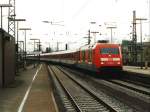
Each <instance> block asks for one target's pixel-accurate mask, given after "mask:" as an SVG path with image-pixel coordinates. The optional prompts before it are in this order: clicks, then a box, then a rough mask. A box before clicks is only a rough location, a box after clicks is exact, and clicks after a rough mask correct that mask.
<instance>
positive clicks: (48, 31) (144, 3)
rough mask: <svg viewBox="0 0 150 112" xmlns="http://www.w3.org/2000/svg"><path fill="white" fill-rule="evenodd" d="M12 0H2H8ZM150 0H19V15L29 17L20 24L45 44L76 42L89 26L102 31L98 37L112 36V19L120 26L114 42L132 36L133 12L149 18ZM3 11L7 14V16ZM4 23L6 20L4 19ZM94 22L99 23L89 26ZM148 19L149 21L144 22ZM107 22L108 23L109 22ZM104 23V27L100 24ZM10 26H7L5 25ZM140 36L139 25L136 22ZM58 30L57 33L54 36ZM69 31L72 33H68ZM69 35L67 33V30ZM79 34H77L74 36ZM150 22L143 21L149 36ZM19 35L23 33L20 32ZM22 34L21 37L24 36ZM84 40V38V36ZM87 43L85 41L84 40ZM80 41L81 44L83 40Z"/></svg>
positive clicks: (17, 11) (5, 1) (17, 12)
mask: <svg viewBox="0 0 150 112" xmlns="http://www.w3.org/2000/svg"><path fill="white" fill-rule="evenodd" d="M8 1H9V0H0V3H8ZM149 1H150V0H16V14H17V17H16V18H26V19H27V22H24V23H20V27H31V28H32V31H31V32H30V33H32V34H33V35H30V36H32V38H35V37H36V38H37V37H38V38H42V41H43V43H45V42H44V41H46V42H49V41H51V40H52V38H53V41H54V42H55V41H58V40H59V41H65V42H70V41H73V42H74V41H77V40H81V37H83V36H87V35H86V34H87V31H88V29H89V28H90V29H92V30H97V31H100V32H101V33H102V35H101V36H98V35H97V39H110V31H109V30H108V29H106V27H107V25H109V24H111V23H112V22H113V23H114V24H115V25H116V26H117V29H115V30H114V31H115V32H114V33H113V35H114V41H115V42H118V41H120V40H122V39H129V35H128V34H129V33H130V32H131V31H132V29H131V28H130V26H131V23H132V11H133V10H136V13H137V17H142V18H143V17H144V18H147V19H149ZM6 10H7V9H5V10H4V15H7V13H6ZM4 19H5V20H4V22H5V23H4V24H6V23H7V21H6V18H4ZM44 20H48V21H54V22H57V21H64V22H62V23H60V24H63V25H64V26H51V25H50V24H44V23H42V21H44ZM91 21H95V22H96V23H97V24H95V25H90V23H89V22H91ZM145 22H148V20H147V21H145ZM106 24H107V25H106ZM98 25H101V27H98ZM4 28H5V29H7V25H5V27H4ZM137 31H138V35H139V25H137ZM54 32H55V35H54ZM66 32H69V35H66ZM67 34H68V33H67ZM74 34H76V35H74ZM148 34H149V30H148V23H143V36H145V35H148ZM20 35H23V34H22V32H20ZM22 38H23V36H20V39H22ZM83 40H84V39H83ZM83 42H84V41H83ZM83 42H82V41H80V42H79V43H80V44H81V43H83Z"/></svg>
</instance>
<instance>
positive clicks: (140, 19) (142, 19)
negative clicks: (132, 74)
mask: <svg viewBox="0 0 150 112" xmlns="http://www.w3.org/2000/svg"><path fill="white" fill-rule="evenodd" d="M136 20H139V21H140V40H141V64H140V65H141V69H142V68H143V65H142V62H143V43H142V21H145V20H147V19H146V18H136Z"/></svg>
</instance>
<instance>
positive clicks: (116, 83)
mask: <svg viewBox="0 0 150 112" xmlns="http://www.w3.org/2000/svg"><path fill="white" fill-rule="evenodd" d="M65 69H67V68H65ZM67 70H69V72H70V73H72V74H78V75H76V76H75V75H74V77H78V78H79V79H81V80H82V79H83V78H84V80H85V82H86V81H88V84H89V85H93V86H95V87H96V88H97V91H98V92H99V90H102V91H104V92H105V93H107V94H108V95H111V96H114V97H115V98H116V99H118V100H120V101H122V102H124V103H125V104H127V105H130V107H132V108H133V109H134V110H136V111H142V112H149V110H150V107H149V105H150V89H149V85H148V84H146V85H145V84H143V83H140V84H139V82H135V81H130V80H126V79H125V80H123V79H121V80H120V79H97V78H93V77H89V75H85V74H84V73H80V72H77V71H74V70H70V69H67ZM84 80H83V81H84Z"/></svg>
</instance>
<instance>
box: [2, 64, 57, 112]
mask: <svg viewBox="0 0 150 112" xmlns="http://www.w3.org/2000/svg"><path fill="white" fill-rule="evenodd" d="M0 112H57V106H56V104H55V100H54V97H53V92H52V89H51V85H50V80H49V76H48V72H47V70H46V65H44V64H41V65H39V66H38V67H36V68H33V66H30V67H28V68H27V70H25V71H23V72H21V73H20V74H19V76H17V77H16V80H15V82H14V83H13V84H10V85H9V86H8V87H7V88H4V89H0Z"/></svg>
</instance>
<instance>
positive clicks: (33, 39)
mask: <svg viewBox="0 0 150 112" xmlns="http://www.w3.org/2000/svg"><path fill="white" fill-rule="evenodd" d="M30 40H33V41H34V56H35V41H36V40H39V42H40V39H34V38H31V39H30ZM34 68H35V63H34Z"/></svg>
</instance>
